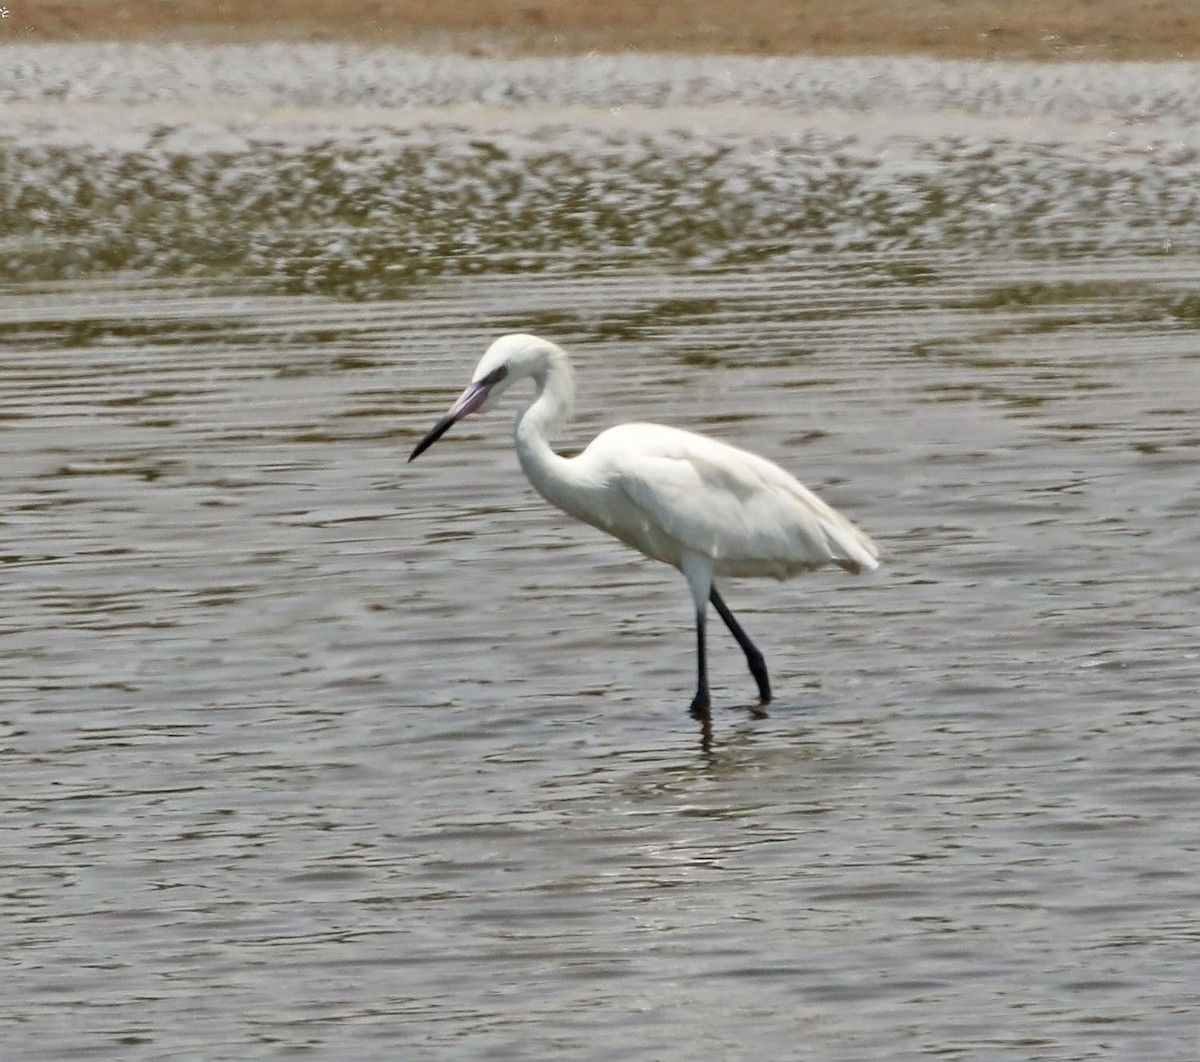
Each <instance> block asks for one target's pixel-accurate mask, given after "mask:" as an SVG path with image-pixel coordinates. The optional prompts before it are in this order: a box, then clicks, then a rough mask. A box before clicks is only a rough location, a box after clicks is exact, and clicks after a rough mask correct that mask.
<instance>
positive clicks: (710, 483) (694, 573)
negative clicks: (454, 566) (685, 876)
mask: <svg viewBox="0 0 1200 1062" xmlns="http://www.w3.org/2000/svg"><path fill="white" fill-rule="evenodd" d="M524 379H530V380H532V381H533V385H534V389H535V390H534V397H533V401H532V402H530V403H528V404H526V405H524V406H522V407H521V408H520V410H519V411H518V413H517V424H516V445H517V457H518V459H519V460H520V463H521V468H522V469H523V470H524V472H525V475H526V476H527V477H528V478H529V482H530V483H532V484H533V486H534V488H535V489H536V490H537V491H538V493H539V494H541V495H542V497H543V498H545V499H546V500H547V501H548V502H550V503H551V504H552V505H557V506H558V507H559V508H560V509H562V510H563V511H564V512H565V513H568V514H569V515H571V516H574V517H576V518H577V519H579V520H583V521H584V522H585V523H588V524H591V525H592V526H594V527H598V528H600V530H602V531H607V532H608V533H609V534H610V535H615V536H616V537H617V538H619V539H620V540H621V541H622V542H624V543H625V544H626V545H629V546H632V547H633V548H634V549H636V550H639V551H640V552H642V553H644V554H645V555H646V556H647V557H651V558H653V559H654V560H660V561H664V562H665V563H667V564H670V565H672V566H673V567H675V568H678V569H679V570H680V571H681V572H682V573H683V575H684V577H685V578H686V579H687V581H688V586H689V587H690V588H691V591H692V600H693V602H694V603H695V609H696V651H697V657H698V667H697V681H696V695H695V697H694V698H693V700H692V704H691V711H692V714H693V715H696V716H700V717H704V716H706V715H707V713H708V711H709V707H710V703H711V702H710V697H709V692H708V667H707V654H706V645H705V618H706V615H707V605H708V602H710V601H711V602H712V604H713V607H714V608H716V610H717V615H719V616H720V617H721V619H722V620H724V622H725V625H726V626H727V627H728V628H729V630H730V633H731V634H732V635H733V637H734V638H735V639H736V640H737V643H738V645H739V646H741V649H742V652H744V653H745V654H746V663H747V664H748V665H749V667H750V673H751V674H752V675H753V676H754V681H755V683H756V684H757V685H758V693H759V697H760V699H761V701H762V703H763V704H767V703H769V702H770V700H771V684H770V680H769V679H768V677H767V667H766V664H765V663H764V661H763V655H762V653H760V652H759V651H758V649H757V647H756V646H755V645H754V643H753V642H752V641H751V640H750V638H749V637H748V636H747V634H746V632H745V631H744V630H742V627H741V624H739V623H738V621H737V620H736V619H735V618H734V616H733V613H732V612H730V611H729V608H728V607H727V606H726V604H725V601H724V600H723V598H722V597H721V594H720V593H719V592H718V590H717V583H716V581H715V580H716V579H718V578H721V577H724V576H731V577H736V576H764V575H769V576H773V577H774V578H776V579H787V578H789V577H791V576H793V575H796V574H797V573H799V572H804V571H810V570H812V569H814V568H819V567H821V566H823V565H825V564H830V563H832V564H836V565H838V566H839V567H841V568H844V569H846V571H849V572H855V573H857V572H861V571H864V570H869V569H872V568H875V567H877V566H878V563H879V560H878V558H879V551H878V550H877V548H876V546H875V544H874V543H873V542H872V541H871V539H870V538H868V537H867V535H866V534H864V533H863V532H862V531H861V530H859V529H858V528H857V527H855V526H854V524H852V523H851V522H850V521H849V520H847V519H846V518H845V517H844V516H842V515H841V514H840V513H838V512H836V511H835V510H833V509H832V508H830V506H828V505H826V504H825V502H823V501H821V499H820V498H818V497H817V496H816V495H815V494H813V493H812V492H811V491H810V490H808V489H807V488H806V487H804V486H802V485H801V484H800V483H798V482H797V481H796V480H795V479H793V478H792V476H790V475H788V473H787V472H785V471H784V470H783V469H782V468H780V467H779V466H778V465H776V464H774V463H772V462H771V461H768V460H766V459H765V458H762V457H758V456H756V455H755V454H752V453H748V452H746V451H745V450H739V449H737V448H736V447H733V446H728V445H726V444H725V443H721V442H717V441H716V440H715V439H710V438H707V437H706V436H703V435H694V434H692V433H691V432H686V431H680V430H679V429H677V428H668V427H664V426H663V425H661V424H621V425H618V426H617V427H614V428H609V429H608V430H607V431H605V432H602V433H601V434H600V435H598V436H597V437H596V438H595V439H594V440H593V441H592V443H591V445H589V446H588V448H587V449H586V450H584V451H583V453H581V454H579V455H578V456H576V457H569V458H568V457H563V456H562V455H561V454H558V453H555V451H554V450H553V449H551V447H550V442H549V440H550V439H551V438H552V437H553V436H554V434H555V433H556V432H557V431H558V430H559V429H560V428H561V427H562V426H563V425H564V424H565V423H566V422H567V420H568V419H569V418H570V416H571V411H572V405H573V402H574V395H575V387H574V382H573V379H572V373H571V364H570V361H569V360H568V358H567V355H566V352H565V351H564V350H563V349H562V348H561V347H558V346H556V345H555V344H554V343H551V342H549V341H548V340H545V339H539V338H538V337H537V336H531V335H524V334H514V335H506V336H501V337H500V338H499V339H497V340H496V341H495V342H494V343H493V344H492V345H491V346H490V347H489V348H488V350H487V353H486V354H484V356H483V358H482V359H481V360H480V362H479V364H478V366H476V368H475V374H474V376H473V377H472V378H471V383H470V384H469V385H468V387H467V388H466V390H465V391H463V393H462V394H461V395H460V396H459V398H458V401H456V402H455V403H454V405H452V406H451V407H450V409H449V411H448V412H447V413H446V415H445V416H444V417H442V419H441V420H439V421H438V422H437V423H436V424H435V425H434V426H433V428H432V429H431V430H430V432H429V433H428V434H427V435H426V436H425V437H424V438H423V439H422V440H421V441H420V442H419V443H417V445H416V447H415V448H414V449H413V452H412V454H411V455H410V456H409V458H408V459H409V461H412V460H413V459H414V458H415V457H417V456H418V455H420V454H421V453H423V452H424V451H425V450H426V449H428V448H429V447H430V446H432V445H433V443H435V442H436V441H437V440H438V439H440V438H441V437H442V436H443V435H444V434H445V433H446V431H447V430H448V429H449V428H450V427H451V426H452V425H453V424H454V423H455V422H456V421H459V420H461V419H462V418H463V417H465V416H467V415H469V414H471V413H475V412H476V411H482V412H487V411H488V410H490V409H492V408H494V407H495V405H496V403H497V402H498V401H499V399H500V396H501V395H502V394H503V393H504V391H506V390H507V389H508V388H509V387H511V386H512V385H513V384H514V383H517V382H518V381H520V380H524Z"/></svg>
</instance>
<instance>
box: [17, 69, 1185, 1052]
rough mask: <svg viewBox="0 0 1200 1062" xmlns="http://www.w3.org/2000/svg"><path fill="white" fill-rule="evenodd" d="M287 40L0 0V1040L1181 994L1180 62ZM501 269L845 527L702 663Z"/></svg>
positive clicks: (247, 1045) (1152, 1011) (590, 1025)
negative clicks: (607, 54)
mask: <svg viewBox="0 0 1200 1062" xmlns="http://www.w3.org/2000/svg"><path fill="white" fill-rule="evenodd" d="M301 54H302V58H304V62H303V63H302V64H300V65H299V66H298V65H297V62H296V59H295V55H294V54H291V53H289V52H288V51H287V50H284V49H214V50H211V51H191V52H180V53H173V54H169V55H167V56H166V57H165V58H164V53H163V52H162V51H156V50H154V49H128V50H119V49H111V48H93V49H24V50H16V49H11V50H10V56H9V58H13V60H14V63H15V65H14V66H12V67H10V69H15V70H18V71H19V72H20V77H18V78H16V79H15V80H13V81H12V82H11V83H10V84H9V86H8V87H7V88H6V89H5V93H6V95H5V103H4V105H3V108H0V111H3V112H4V117H5V130H6V132H5V135H4V138H3V139H2V140H0V166H2V167H3V173H4V182H3V191H2V194H3V196H4V197H5V199H4V208H5V220H6V225H8V230H7V231H6V232H5V234H4V235H3V237H2V238H0V270H2V277H3V288H2V289H0V344H2V346H0V453H2V454H3V461H4V475H3V480H2V483H3V487H2V490H3V495H2V498H0V533H2V541H3V549H2V551H0V552H2V555H3V556H2V559H3V569H2V572H3V579H4V587H3V594H2V595H0V728H2V729H0V734H2V740H0V764H2V766H3V773H4V778H5V782H6V784H5V791H4V797H3V804H4V806H3V817H2V819H0V823H2V833H0V854H2V856H3V861H4V866H5V868H6V869H5V873H4V888H3V889H2V890H0V914H2V917H3V920H4V923H5V925H6V927H7V930H6V935H7V938H8V946H7V947H6V949H5V955H4V965H5V970H6V977H5V982H6V988H5V989H4V992H3V994H2V996H0V1032H2V1034H3V1039H4V1043H5V1045H6V1047H5V1052H6V1057H12V1058H21V1059H35V1058H45V1059H51V1058H53V1059H58V1058H63V1057H84V1056H88V1057H113V1058H117V1057H120V1058H142V1057H144V1058H162V1057H172V1058H180V1057H197V1058H199V1057H203V1058H207V1059H216V1058H239V1059H240V1058H252V1057H288V1056H291V1055H296V1054H302V1053H303V1054H306V1055H308V1056H309V1057H355V1058H381V1059H383V1058H395V1057H398V1056H399V1055H412V1056H413V1057H416V1056H417V1055H422V1056H432V1057H447V1058H449V1057H453V1058H495V1057H518V1056H519V1057H571V1058H594V1059H620V1058H656V1059H664V1060H674V1059H680V1060H682V1059H691V1058H694V1057H696V1056H697V1055H700V1054H708V1055H715V1056H718V1057H722V1058H731V1059H733V1058H750V1057H759V1056H762V1055H764V1054H766V1055H770V1056H773V1057H780V1058H783V1057H795V1055H796V1052H797V1050H800V1048H798V1046H797V1045H801V1044H802V1045H804V1047H803V1053H804V1054H805V1055H806V1056H807V1057H814V1058H831V1059H855V1058H862V1057H880V1058H916V1057H924V1056H936V1057H942V1058H962V1059H978V1058H1011V1059H1029V1058H1047V1059H1083V1058H1100V1057H1104V1058H1114V1057H1118V1058H1139V1059H1186V1058H1192V1057H1194V1056H1195V1052H1196V1048H1197V1038H1196V1037H1197V1034H1196V1023H1195V1011H1196V1007H1197V1004H1198V1003H1200V999H1198V998H1197V991H1196V989H1195V976H1194V973H1195V955H1196V948H1197V938H1198V937H1200V931H1198V930H1197V925H1196V921H1195V911H1196V908H1197V903H1198V901H1200V888H1198V887H1197V885H1196V882H1197V880H1198V877H1197V871H1200V856H1198V854H1197V846H1198V844H1200V836H1198V831H1197V827H1196V816H1195V807H1196V798H1195V772H1196V764H1197V759H1198V756H1200V728H1198V726H1197V723H1196V719H1195V707H1194V700H1195V696H1194V694H1195V689H1196V680H1197V672H1198V667H1200V665H1198V657H1197V654H1198V650H1197V648H1196V644H1197V638H1196V615H1197V606H1198V605H1200V593H1198V589H1197V580H1196V576H1195V552H1196V551H1195V535H1196V458H1197V446H1198V444H1200V428H1198V427H1197V418H1196V413H1195V410H1196V396H1197V395H1200V332H1198V330H1197V324H1198V322H1200V307H1198V303H1197V297H1196V292H1195V277H1196V275H1197V265H1198V255H1197V251H1196V248H1197V245H1198V242H1197V236H1198V235H1200V231H1198V229H1200V226H1198V223H1197V221H1196V209H1195V208H1196V199H1197V194H1198V193H1197V191H1196V189H1197V188H1200V139H1198V138H1197V135H1196V134H1195V132H1194V129H1195V128H1196V125H1195V119H1196V116H1197V111H1198V110H1200V103H1198V102H1197V98H1196V89H1195V86H1196V85H1197V84H1200V79H1198V78H1196V76H1195V71H1194V69H1193V68H1188V67H1182V66H1181V67H1144V66H1130V67H1110V68H1104V67H1098V66H1097V67H1073V68H1069V69H1065V70H1060V69H1052V68H1043V67H1032V66H1031V67H1024V68H1022V67H985V66H972V65H967V64H962V65H954V64H924V63H921V62H882V61H880V62H875V63H854V62H845V63H835V62H826V63H804V62H800V61H797V62H794V63H793V62H785V61H757V62H756V61H750V60H743V61H737V62H733V63H729V62H724V61H717V60H711V61H709V60H673V61H671V62H670V63H666V64H663V63H659V62H656V63H649V62H643V61H638V60H633V59H626V60H599V59H597V60H590V61H586V60H579V61H574V62H572V61H556V62H555V63H554V64H552V66H551V72H552V76H548V75H546V74H545V73H544V69H545V68H543V67H541V66H539V65H538V64H536V63H534V62H533V61H527V62H521V63H512V64H504V63H495V62H490V61H485V60H469V59H461V58H454V59H452V58H445V57H443V58H440V59H438V60H436V61H434V60H430V59H417V58H411V57H405V56H403V55H400V54H396V53H379V52H364V53H358V52H354V51H351V50H346V49H332V48H331V49H309V50H305V51H303V52H302V53H301ZM14 57H15V58H14ZM167 67H170V68H171V69H173V70H174V72H175V77H174V81H172V82H170V84H171V85H172V86H173V88H172V89H171V91H170V92H169V93H166V94H165V95H164V92H165V90H164V89H163V88H162V86H163V85H166V84H168V82H167V81H166V80H165V79H164V78H163V77H162V72H163V70H164V69H165V68H167ZM473 100H474V101H478V102H472V101H473ZM5 109H6V110H5ZM515 329H522V330H531V331H536V332H540V333H543V334H546V335H548V336H551V337H553V338H555V339H556V340H558V341H559V342H561V343H563V344H564V345H565V346H567V348H568V349H570V350H572V351H573V353H574V354H575V361H576V368H577V377H578V379H577V383H578V388H579V410H578V414H577V418H576V422H575V423H574V424H573V425H572V427H571V428H570V429H568V431H567V432H566V433H565V434H564V437H563V445H564V447H565V448H566V449H573V448H577V447H579V446H581V445H583V444H584V443H585V442H586V440H587V439H589V438H590V437H591V436H592V435H593V434H595V433H596V432H597V431H599V430H600V429H602V428H603V427H605V426H607V425H609V424H612V423H615V422H618V421H622V420H632V419H646V420H659V421H665V422H668V423H672V424H677V425H680V426H683V427H688V428H691V429H694V430H700V431H706V432H709V433H712V434H714V435H718V436H720V437H721V438H724V439H726V440H728V441H731V442H734V443H737V444H740V445H744V446H747V447H749V448H751V449H754V450H757V451H759V452H761V453H763V454H765V455H767V456H769V457H771V458H773V459H774V460H777V461H778V462H779V463H781V464H783V465H784V466H785V467H787V468H789V469H790V470H792V471H794V472H795V473H796V474H797V475H798V476H799V477H800V478H801V479H802V480H803V481H805V482H806V483H807V484H808V485H809V486H811V487H813V488H814V489H816V490H818V491H819V492H820V493H822V495H823V496H825V497H826V498H827V499H828V500H829V501H830V502H832V503H833V504H835V505H836V506H838V507H839V508H840V509H842V510H843V511H844V512H846V513H847V514H848V515H850V516H852V517H853V518H854V519H856V520H857V521H858V522H860V523H861V524H862V525H863V526H864V527H865V528H866V529H868V530H869V531H870V532H871V533H872V534H873V535H874V536H875V537H876V538H877V539H878V541H879V542H880V544H881V545H882V547H883V549H884V551H885V562H886V563H885V566H884V568H882V569H881V570H880V571H879V572H878V573H876V574H875V575H872V576H870V577H867V578H863V579H857V580H856V579H852V578H849V577H846V576H844V575H841V574H840V573H837V572H830V573H823V574H818V575H814V576H810V577H808V578H806V579H803V580H798V581H796V582H793V583H791V584H786V585H777V584H774V583H753V582H742V583H736V584H733V585H731V586H730V587H729V593H728V594H727V597H728V600H729V602H730V604H731V606H732V607H733V608H735V610H737V611H738V614H739V615H740V616H741V618H742V619H743V621H744V623H745V625H746V627H747V629H748V630H749V631H750V632H751V634H752V635H753V636H754V637H755V638H756V639H757V641H758V642H759V644H760V646H761V647H762V649H763V650H764V652H765V653H766V655H767V659H768V662H769V664H770V665H771V667H772V678H773V683H774V686H775V689H776V696H777V702H776V703H775V704H774V705H772V706H771V708H770V710H769V712H768V713H767V714H766V715H760V714H757V713H755V712H753V711H751V710H750V709H751V707H752V702H753V684H752V682H751V681H750V679H749V677H748V676H747V675H746V674H745V673H744V668H743V662H742V659H741V656H740V653H739V652H738V650H737V648H736V646H734V645H733V644H732V642H731V641H727V640H723V639H721V638H720V637H715V638H714V639H713V644H712V647H711V654H710V655H711V657H712V659H711V661H710V667H711V669H712V679H713V684H714V691H713V692H714V700H715V701H716V702H717V708H716V710H715V712H714V720H713V733H712V738H711V742H710V743H708V746H707V747H705V743H704V742H703V741H702V735H701V733H700V731H699V728H698V726H697V724H696V723H695V722H693V721H692V720H691V719H689V718H688V717H687V715H686V713H685V707H686V705H687V703H688V700H689V699H690V696H691V683H692V678H693V659H692V649H693V642H692V628H691V616H690V603H689V597H688V594H687V591H686V587H685V585H684V583H683V580H682V579H681V577H679V576H678V575H677V574H676V573H673V572H672V571H670V570H669V569H666V568H662V567H660V566H656V565H652V564H650V563H649V562H645V561H643V560H641V559H640V558H639V557H638V556H636V555H635V554H632V553H630V552H628V551H626V550H624V549H623V548H622V547H621V546H619V545H618V544H616V543H611V542H609V541H608V540H607V539H605V538H604V537H603V536H601V535H600V534H599V533H598V532H594V531H592V530H590V529H587V528H584V527H580V526H576V525H575V524H573V523H572V522H571V521H569V520H568V519H567V518H566V517H562V516H560V515H558V514H556V513H555V512H554V511H552V510H550V509H549V508H547V507H546V506H545V504H544V503H543V502H541V500H540V499H539V498H537V497H536V496H535V495H534V494H533V492H532V490H531V489H530V488H529V487H528V486H527V485H526V483H525V481H524V479H523V477H522V476H521V474H520V471H519V469H518V468H517V465H516V459H515V456H514V455H513V453H512V452H511V448H510V443H509V432H510V417H511V415H512V413H513V411H514V406H515V403H513V404H510V406H509V407H508V408H506V409H503V410H502V411H500V412H498V413H496V414H494V415H492V416H489V417H486V418H475V419H473V420H472V421H468V422H466V423H464V424H463V425H461V426H460V427H459V429H457V430H456V431H455V432H454V433H453V434H452V435H451V436H448V437H447V438H446V439H445V440H444V441H443V442H441V443H440V444H439V445H438V447H437V448H435V449H434V450H432V451H430V452H429V453H428V454H427V455H425V456H424V457H423V458H422V459H421V461H420V462H418V463H417V464H414V465H412V466H407V465H405V463H404V458H405V457H406V456H407V453H408V450H409V449H410V448H411V445H412V443H413V442H415V440H416V439H417V438H418V437H419V436H420V434H421V433H423V432H424V430H425V429H426V428H427V427H428V426H429V425H430V424H431V423H432V422H433V420H434V419H435V418H436V417H437V416H439V415H440V414H441V413H442V412H443V411H444V409H445V407H446V406H447V405H448V403H449V402H450V401H451V400H452V399H453V397H454V396H455V395H457V393H458V391H459V390H460V388H461V387H462V385H463V384H464V383H465V381H466V380H467V378H468V377H469V374H470V371H471V369H472V367H473V366H474V363H475V361H476V359H477V357H478V356H479V354H480V353H481V352H482V350H483V348H484V347H485V346H486V344H487V342H488V341H489V340H490V339H491V338H492V337H493V336H494V335H495V334H496V333H498V332H502V331H508V330H515Z"/></svg>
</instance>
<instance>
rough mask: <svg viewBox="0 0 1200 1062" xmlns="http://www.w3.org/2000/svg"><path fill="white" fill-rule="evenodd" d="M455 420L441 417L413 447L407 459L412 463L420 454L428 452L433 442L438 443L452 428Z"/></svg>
mask: <svg viewBox="0 0 1200 1062" xmlns="http://www.w3.org/2000/svg"><path fill="white" fill-rule="evenodd" d="M456 420H458V418H457V417H452V416H450V415H448V414H447V415H446V416H444V417H442V419H441V420H439V421H438V422H437V423H436V424H435V425H434V426H433V427H432V428H430V429H429V434H428V435H426V436H425V438H423V439H422V440H421V441H420V442H419V443H417V445H416V446H414V447H413V452H412V453H411V454H409V455H408V459H409V460H410V461H412V460H415V459H416V458H418V457H420V456H421V454H423V453H424V452H425V451H426V450H428V449H429V448H430V447H431V446H432V445H433V444H434V443H435V442H437V441H438V439H440V438H441V437H442V436H443V435H445V434H446V432H448V431H449V430H450V429H451V427H453V425H454V422H455V421H456Z"/></svg>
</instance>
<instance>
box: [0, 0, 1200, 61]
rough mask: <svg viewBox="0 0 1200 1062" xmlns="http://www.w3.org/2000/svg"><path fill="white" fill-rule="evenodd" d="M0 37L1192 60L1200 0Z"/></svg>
mask: <svg viewBox="0 0 1200 1062" xmlns="http://www.w3.org/2000/svg"><path fill="white" fill-rule="evenodd" d="M0 12H7V15H6V16H5V17H0V43H2V42H3V41H5V40H27V41H30V40H32V41H63V40H147V39H149V40H162V39H174V40H180V39H182V40H213V41H262V40H303V41H357V42H374V43H379V44H398V45H407V46H414V47H442V48H457V49H465V50H470V51H481V52H485V53H487V54H501V55H503V54H524V53H555V54H562V53H574V52H587V51H602V52H613V51H630V50H640V51H650V52H653V51H674V52H693V53H700V52H727V53H743V54H761V55H786V54H815V55H883V54H924V55H933V56H938V57H943V58H994V59H1042V60H1049V59H1150V60H1161V59H1197V58H1200V0H8V3H7V5H6V6H0Z"/></svg>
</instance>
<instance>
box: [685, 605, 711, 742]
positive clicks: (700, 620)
mask: <svg viewBox="0 0 1200 1062" xmlns="http://www.w3.org/2000/svg"><path fill="white" fill-rule="evenodd" d="M701 601H703V598H701ZM704 611H705V610H704V605H703V604H701V605H700V607H699V608H697V609H696V660H697V677H696V696H695V697H693V698H692V706H691V708H690V709H688V710H689V711H690V712H691V713H692V715H693V716H694V717H695V718H697V719H701V720H702V719H704V718H705V717H706V716H707V715H708V711H709V709H710V708H711V707H712V701H711V699H710V698H709V696H708V651H707V649H706V647H705V644H704V626H705V615H704Z"/></svg>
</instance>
